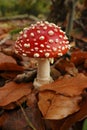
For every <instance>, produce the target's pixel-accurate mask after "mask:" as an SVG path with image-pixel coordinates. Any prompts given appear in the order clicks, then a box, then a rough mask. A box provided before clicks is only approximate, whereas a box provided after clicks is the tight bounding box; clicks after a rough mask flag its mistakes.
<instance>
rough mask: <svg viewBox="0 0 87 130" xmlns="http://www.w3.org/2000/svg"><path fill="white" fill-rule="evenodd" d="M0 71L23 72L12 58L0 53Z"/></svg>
mask: <svg viewBox="0 0 87 130" xmlns="http://www.w3.org/2000/svg"><path fill="white" fill-rule="evenodd" d="M0 70H7V71H23V67H22V66H19V65H17V63H16V61H15V59H14V58H12V57H11V56H7V55H5V54H3V53H0Z"/></svg>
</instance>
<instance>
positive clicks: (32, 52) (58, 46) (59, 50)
mask: <svg viewBox="0 0 87 130" xmlns="http://www.w3.org/2000/svg"><path fill="white" fill-rule="evenodd" d="M69 48H70V45H69V41H68V38H67V36H66V35H65V32H63V31H62V30H61V28H60V27H58V26H56V25H55V24H53V23H49V22H47V21H40V22H37V23H36V24H33V25H31V26H30V27H28V28H25V29H24V30H23V31H22V32H20V36H19V37H18V39H17V41H16V43H15V52H16V53H18V54H20V55H23V56H28V57H33V58H37V60H38V70H37V77H36V79H35V80H34V83H33V84H34V86H35V88H38V87H40V86H41V85H43V84H47V83H49V82H52V81H53V79H52V77H51V76H50V62H49V59H53V58H55V57H60V56H62V55H64V54H65V53H66V52H67V51H68V50H69Z"/></svg>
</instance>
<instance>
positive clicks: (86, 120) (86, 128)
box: [82, 119, 87, 130]
mask: <svg viewBox="0 0 87 130" xmlns="http://www.w3.org/2000/svg"><path fill="white" fill-rule="evenodd" d="M82 130H87V119H85V120H84V122H83V128H82Z"/></svg>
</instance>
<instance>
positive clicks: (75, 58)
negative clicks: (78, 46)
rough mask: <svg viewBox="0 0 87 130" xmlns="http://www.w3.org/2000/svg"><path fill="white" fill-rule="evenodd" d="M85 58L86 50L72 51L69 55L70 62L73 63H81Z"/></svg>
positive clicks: (86, 55) (86, 56) (86, 57)
mask: <svg viewBox="0 0 87 130" xmlns="http://www.w3.org/2000/svg"><path fill="white" fill-rule="evenodd" d="M86 59H87V52H86V51H81V50H78V51H74V52H73V53H72V55H71V62H73V63H74V64H75V65H79V64H81V63H83V62H84V61H85V60H86Z"/></svg>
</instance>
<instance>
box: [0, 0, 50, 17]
mask: <svg viewBox="0 0 87 130" xmlns="http://www.w3.org/2000/svg"><path fill="white" fill-rule="evenodd" d="M50 4H51V1H50V0H48V1H47V0H0V16H6V15H13V14H25V13H26V14H33V15H35V16H38V15H39V14H43V15H46V14H47V13H48V12H49V11H50V9H49V8H50Z"/></svg>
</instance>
